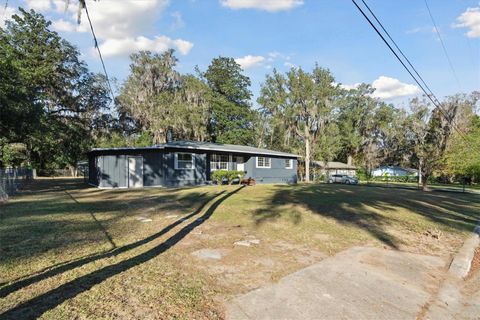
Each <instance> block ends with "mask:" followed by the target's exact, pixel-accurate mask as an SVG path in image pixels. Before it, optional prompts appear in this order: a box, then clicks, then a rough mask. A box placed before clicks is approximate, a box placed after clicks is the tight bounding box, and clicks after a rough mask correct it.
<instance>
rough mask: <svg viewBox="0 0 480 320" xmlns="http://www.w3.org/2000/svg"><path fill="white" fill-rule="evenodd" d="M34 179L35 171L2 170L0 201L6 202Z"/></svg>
mask: <svg viewBox="0 0 480 320" xmlns="http://www.w3.org/2000/svg"><path fill="white" fill-rule="evenodd" d="M33 178H34V170H33V169H27V168H0V201H5V200H7V199H8V197H9V196H11V195H13V194H15V193H16V192H17V191H18V190H19V189H20V188H22V187H23V185H24V184H25V183H26V182H27V181H29V180H32V179H33Z"/></svg>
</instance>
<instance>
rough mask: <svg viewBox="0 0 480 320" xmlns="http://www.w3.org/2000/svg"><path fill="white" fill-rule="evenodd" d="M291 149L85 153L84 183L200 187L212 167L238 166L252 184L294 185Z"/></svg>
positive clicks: (207, 146) (195, 147)
mask: <svg viewBox="0 0 480 320" xmlns="http://www.w3.org/2000/svg"><path fill="white" fill-rule="evenodd" d="M297 158H298V156H297V155H295V154H291V153H285V152H278V151H272V150H267V149H259V148H253V147H247V146H238V145H231V144H217V143H210V142H192V141H174V142H169V143H166V144H161V145H156V146H152V147H138V148H133V147H132V148H129V147H126V148H100V149H93V150H92V151H90V152H89V153H88V162H89V175H88V183H89V184H91V185H94V186H98V187H100V188H132V187H133V188H136V187H147V186H148V187H153V186H165V187H176V186H185V185H201V184H205V183H207V182H208V181H210V180H211V173H212V172H213V171H215V170H238V171H244V172H245V176H244V177H245V178H253V179H255V180H256V182H257V183H296V182H297Z"/></svg>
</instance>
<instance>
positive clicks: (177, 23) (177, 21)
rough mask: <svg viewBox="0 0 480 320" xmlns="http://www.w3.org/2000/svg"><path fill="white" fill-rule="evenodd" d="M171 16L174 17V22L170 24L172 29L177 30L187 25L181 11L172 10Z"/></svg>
mask: <svg viewBox="0 0 480 320" xmlns="http://www.w3.org/2000/svg"><path fill="white" fill-rule="evenodd" d="M170 16H171V17H172V18H173V23H172V25H171V26H170V29H171V30H177V29H181V28H183V27H185V21H183V17H182V14H181V13H180V12H179V11H175V12H172V13H171V14H170Z"/></svg>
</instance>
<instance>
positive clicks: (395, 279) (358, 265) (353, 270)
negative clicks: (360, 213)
mask: <svg viewBox="0 0 480 320" xmlns="http://www.w3.org/2000/svg"><path fill="white" fill-rule="evenodd" d="M445 264H446V262H445V261H443V260H442V259H441V258H439V257H431V256H424V255H418V254H412V253H406V252H400V251H393V250H385V249H380V248H366V247H354V248H351V249H349V250H347V251H344V252H341V253H339V254H337V255H335V256H333V257H330V258H327V259H325V260H323V261H321V262H319V263H317V264H314V265H312V266H310V267H307V268H305V269H302V270H300V271H297V272H295V273H293V274H290V275H288V276H286V277H284V278H282V279H281V280H280V281H279V282H278V283H276V284H271V285H267V286H265V287H262V288H259V289H257V290H254V291H251V292H249V293H247V294H244V295H242V296H239V297H237V298H235V299H233V300H232V301H230V302H229V304H228V305H227V318H228V319H415V317H416V316H417V313H418V312H419V311H420V310H421V308H422V306H423V305H424V304H426V303H427V302H428V300H429V298H430V296H431V291H432V290H433V288H435V287H436V285H437V280H436V278H435V276H436V275H437V274H439V273H441V269H442V268H444V267H445Z"/></svg>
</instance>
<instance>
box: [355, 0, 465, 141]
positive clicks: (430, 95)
mask: <svg viewBox="0 0 480 320" xmlns="http://www.w3.org/2000/svg"><path fill="white" fill-rule="evenodd" d="M352 2H353V4H354V5H355V6H356V7H357V9H358V10H359V11H360V13H361V14H362V15H363V17H364V18H365V19H366V20H367V21H368V23H369V24H370V26H371V27H372V28H373V29H374V30H375V32H376V33H377V34H378V35H379V36H380V38H381V39H382V40H383V42H384V43H385V44H386V45H387V46H388V48H389V49H390V51H391V52H392V53H393V54H394V55H395V57H396V58H397V60H398V61H399V62H400V63H401V64H402V66H403V67H404V68H405V70H406V71H407V72H408V73H409V74H410V76H411V77H412V78H413V80H414V81H415V82H416V83H417V85H418V86H419V87H420V88H421V89H422V91H423V92H424V93H425V95H426V96H427V98H428V99H429V100H430V101H431V102H432V103H433V105H434V106H435V107H437V109H438V111H439V112H440V113H441V114H442V116H443V117H444V119H445V120H447V122H448V123H449V124H450V125H452V127H453V128H454V129H455V130H456V131H457V132H458V133H459V134H460V135H461V136H462V137H463V138H464V139H466V138H465V135H464V134H463V132H462V131H461V130H460V129H458V127H457V126H456V124H455V123H453V119H449V117H448V116H447V112H445V110H444V109H443V108H442V106H441V103H440V101H439V100H438V98H437V97H436V96H435V94H434V93H433V92H432V90H430V88H429V87H428V85H427V84H426V82H425V81H424V80H423V78H422V77H421V76H420V74H419V73H418V71H417V70H416V68H415V67H414V66H413V64H412V63H411V62H410V60H409V59H408V58H407V57H406V56H405V54H404V53H403V51H402V50H401V49H400V48H399V47H398V45H397V44H396V42H395V41H394V40H393V38H392V37H391V36H390V34H389V33H388V32H387V30H386V29H385V28H384V27H383V25H382V23H381V22H380V21H379V19H378V18H377V17H376V15H375V14H374V13H373V12H372V10H371V9H370V8H369V7H368V5H367V4H366V3H365V1H364V0H362V2H363V4H364V5H365V6H366V7H367V9H368V11H369V12H370V13H371V14H372V16H373V17H374V18H375V20H376V21H377V22H378V24H380V26H381V28H382V30H384V32H385V33H386V34H387V36H388V38H389V39H390V40H391V41H392V42H393V44H394V45H395V47H396V48H397V49H398V50H399V51H400V53H401V55H402V56H403V57H404V59H405V60H406V61H407V63H408V64H409V65H410V67H411V68H412V69H413V72H414V73H415V74H417V76H418V77H419V78H420V80H419V79H417V78H416V77H415V76H414V75H413V73H412V71H411V70H410V69H409V68H408V67H407V66H406V64H405V62H404V61H403V60H402V59H401V58H400V56H399V55H398V54H397V52H396V51H395V50H394V49H393V47H392V46H391V45H390V43H389V42H388V41H387V40H386V39H385V37H384V36H383V34H382V33H381V32H380V31H379V30H378V28H377V27H376V26H375V24H374V23H373V22H372V20H370V18H369V17H368V16H367V14H366V13H365V12H364V11H363V10H362V8H360V6H359V5H358V3H357V2H356V1H355V0H352ZM420 82H422V83H423V84H424V85H422V84H421V83H420ZM424 86H425V87H424ZM427 89H428V91H427Z"/></svg>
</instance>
